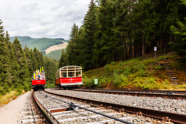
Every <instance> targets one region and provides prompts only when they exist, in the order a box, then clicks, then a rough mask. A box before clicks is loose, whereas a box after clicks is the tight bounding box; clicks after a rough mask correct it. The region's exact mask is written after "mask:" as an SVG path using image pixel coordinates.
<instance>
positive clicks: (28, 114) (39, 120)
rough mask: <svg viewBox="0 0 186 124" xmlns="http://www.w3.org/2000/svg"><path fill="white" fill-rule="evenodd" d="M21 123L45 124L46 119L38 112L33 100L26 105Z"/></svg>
mask: <svg viewBox="0 0 186 124" xmlns="http://www.w3.org/2000/svg"><path fill="white" fill-rule="evenodd" d="M21 113H22V114H23V117H22V120H21V123H24V124H25V123H26V124H33V123H34V124H43V123H44V122H45V119H44V118H43V116H42V114H41V112H40V111H39V110H38V107H37V106H36V104H35V102H34V100H33V99H29V100H28V102H27V103H26V105H25V106H24V109H23V111H22V112H21Z"/></svg>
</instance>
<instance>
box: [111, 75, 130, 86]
mask: <svg viewBox="0 0 186 124" xmlns="http://www.w3.org/2000/svg"><path fill="white" fill-rule="evenodd" d="M127 83H128V79H127V77H126V76H124V75H123V74H121V75H118V76H115V78H114V86H115V87H118V88H124V87H125V86H127Z"/></svg>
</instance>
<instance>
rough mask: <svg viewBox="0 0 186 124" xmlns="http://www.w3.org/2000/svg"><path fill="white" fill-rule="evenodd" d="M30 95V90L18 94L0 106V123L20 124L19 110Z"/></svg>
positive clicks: (20, 115)
mask: <svg viewBox="0 0 186 124" xmlns="http://www.w3.org/2000/svg"><path fill="white" fill-rule="evenodd" d="M30 96H31V91H30V92H27V93H25V94H23V95H21V96H19V97H18V98H17V99H15V100H13V101H11V102H10V103H8V104H7V105H5V106H3V107H2V108H0V123H1V124H20V123H21V122H20V120H21V119H22V114H21V111H22V110H23V108H24V105H25V104H26V101H27V99H28V97H30Z"/></svg>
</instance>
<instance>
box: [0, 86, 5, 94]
mask: <svg viewBox="0 0 186 124" xmlns="http://www.w3.org/2000/svg"><path fill="white" fill-rule="evenodd" d="M5 93H6V91H5V89H4V88H3V87H2V86H0V94H1V95H4V94H5Z"/></svg>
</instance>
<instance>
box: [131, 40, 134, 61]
mask: <svg viewBox="0 0 186 124" xmlns="http://www.w3.org/2000/svg"><path fill="white" fill-rule="evenodd" d="M131 50H132V58H134V40H133V38H132V49H131Z"/></svg>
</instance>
